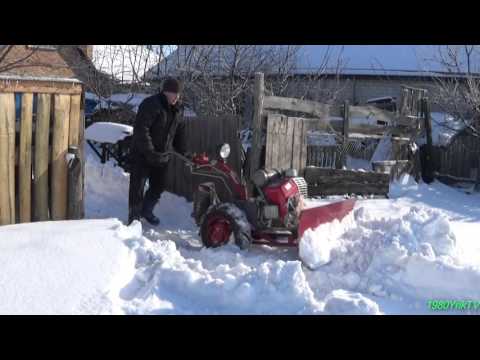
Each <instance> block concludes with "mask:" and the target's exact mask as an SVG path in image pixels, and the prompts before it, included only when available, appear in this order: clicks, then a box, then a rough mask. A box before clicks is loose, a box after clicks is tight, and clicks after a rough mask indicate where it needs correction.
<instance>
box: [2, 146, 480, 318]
mask: <svg viewBox="0 0 480 360" xmlns="http://www.w3.org/2000/svg"><path fill="white" fill-rule="evenodd" d="M87 155H88V158H87V165H86V180H87V181H86V191H87V193H86V194H87V199H86V200H87V202H86V212H87V217H88V218H90V219H97V220H84V221H70V222H52V223H38V224H29V225H14V226H6V227H0V239H1V240H2V241H0V269H1V272H0V284H1V286H0V299H1V300H0V313H88V314H92V313H93V314H98V313H99V314H410V313H414V314H417V313H419V314H431V313H432V311H431V310H429V309H428V307H427V301H428V300H430V299H431V300H434V299H441V300H454V299H457V300H480V242H479V241H478V236H476V235H475V234H476V233H479V232H480V194H478V193H477V194H473V195H466V194H464V193H462V192H461V191H459V190H456V189H453V188H450V187H448V186H445V185H442V184H440V183H434V184H432V185H425V184H416V183H415V182H413V181H412V180H411V179H409V178H403V179H402V182H403V183H401V182H400V183H396V184H393V185H392V186H391V192H390V195H391V198H390V199H359V200H358V201H357V204H356V206H355V211H354V212H353V213H352V214H351V215H350V216H348V217H347V218H346V219H345V221H342V222H341V223H338V222H337V223H333V224H328V225H325V226H323V227H321V228H319V229H317V230H316V231H315V232H307V233H306V236H305V238H304V240H305V241H304V242H302V246H301V247H300V254H299V251H298V250H296V249H281V248H271V247H268V246H254V247H253V248H251V249H249V250H248V251H241V250H239V249H238V248H237V247H235V246H234V245H227V246H224V247H221V248H217V249H206V248H203V247H202V245H201V242H200V239H199V236H198V234H197V232H198V229H197V227H196V226H195V224H194V222H193V220H192V219H191V217H190V213H191V211H192V208H191V204H189V203H187V202H186V201H185V200H184V199H182V198H179V197H177V196H175V195H172V194H169V193H166V194H164V196H163V197H162V199H161V201H160V203H159V205H158V206H157V208H156V209H155V213H156V214H157V216H159V217H160V219H161V221H162V223H161V225H160V226H159V227H158V228H151V227H149V226H146V225H145V224H142V223H139V222H135V223H134V224H132V225H131V226H130V227H127V226H124V225H122V224H121V222H125V221H126V219H127V197H128V195H127V194H128V175H127V174H124V173H123V171H122V170H121V169H120V168H118V167H113V166H112V164H111V163H107V164H104V165H102V164H100V163H99V161H98V160H97V158H96V157H95V155H94V154H92V153H90V152H89V153H88V154H87ZM329 201H332V200H313V199H312V200H309V201H308V206H316V205H321V204H323V203H325V202H329ZM101 219H103V220H101ZM117 219H118V220H117ZM4 239H5V241H3V240H4ZM301 258H302V259H303V261H304V262H302V261H301V260H300V259H301ZM470 312H471V313H478V312H476V311H470ZM433 313H436V312H433ZM442 313H444V312H442ZM451 313H465V312H458V311H456V312H455V311H453V312H451Z"/></svg>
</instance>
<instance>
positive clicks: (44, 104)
mask: <svg viewBox="0 0 480 360" xmlns="http://www.w3.org/2000/svg"><path fill="white" fill-rule="evenodd" d="M37 96H38V104H37V121H36V128H35V155H34V158H35V159H34V160H35V166H34V176H33V193H34V220H35V221H46V220H48V218H49V214H48V197H49V191H48V162H49V157H50V154H49V151H48V150H49V148H48V138H49V133H50V99H51V95H50V94H38V95H37Z"/></svg>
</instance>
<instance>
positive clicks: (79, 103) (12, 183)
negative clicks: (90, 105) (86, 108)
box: [0, 74, 84, 225]
mask: <svg viewBox="0 0 480 360" xmlns="http://www.w3.org/2000/svg"><path fill="white" fill-rule="evenodd" d="M83 104H84V89H83V84H82V82H81V81H79V80H78V79H76V78H74V77H58V76H55V77H49V76H28V75H25V74H21V75H19V74H0V225H6V224H14V223H24V222H31V221H47V220H66V219H79V218H82V217H83V215H84V192H83V188H84V149H83V143H84V141H83V137H84V116H83Z"/></svg>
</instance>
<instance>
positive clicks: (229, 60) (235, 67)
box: [148, 45, 340, 115]
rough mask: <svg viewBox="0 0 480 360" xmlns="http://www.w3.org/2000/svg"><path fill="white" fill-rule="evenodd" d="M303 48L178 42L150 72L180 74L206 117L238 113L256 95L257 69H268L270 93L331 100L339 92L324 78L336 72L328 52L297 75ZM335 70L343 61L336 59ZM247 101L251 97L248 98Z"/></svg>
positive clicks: (196, 107)
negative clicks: (325, 84)
mask: <svg viewBox="0 0 480 360" xmlns="http://www.w3.org/2000/svg"><path fill="white" fill-rule="evenodd" d="M300 48H301V46H293V45H292V46H274V45H269V46H266V45H178V46H177V49H176V50H175V52H174V53H173V54H172V55H171V56H169V57H167V58H165V59H164V61H162V62H161V64H160V65H159V66H158V67H156V68H155V70H154V72H153V73H152V72H150V73H149V74H148V76H150V77H157V78H162V77H165V76H169V75H176V76H178V77H180V78H181V79H182V80H183V81H184V84H185V102H186V104H187V106H189V107H191V108H192V109H193V110H194V111H195V112H196V113H197V114H201V115H220V114H233V115H238V114H241V113H243V112H244V110H245V105H246V104H247V103H248V98H249V97H250V96H251V91H252V90H251V89H252V85H253V79H254V73H255V72H257V71H261V72H264V73H265V74H266V76H265V89H266V91H267V93H270V94H273V95H279V96H292V97H297V98H302V99H303V98H307V99H312V100H317V101H326V102H331V101H332V99H334V98H335V96H336V93H335V91H336V90H337V89H335V90H334V91H331V89H328V90H329V91H326V89H327V87H325V86H323V85H324V84H322V82H321V81H320V80H321V79H322V78H323V77H324V76H325V74H326V72H327V70H331V69H329V68H328V66H329V65H330V66H331V60H332V59H331V58H332V55H331V53H330V52H329V51H327V53H326V54H325V58H324V59H323V60H322V61H321V64H320V65H317V66H316V68H314V69H309V72H308V73H307V74H304V75H303V76H302V77H300V76H297V75H298V74H297V60H298V56H299V50H300ZM333 68H334V69H335V71H338V70H339V68H340V62H339V61H337V62H335V63H334V67H333ZM246 99H247V101H246Z"/></svg>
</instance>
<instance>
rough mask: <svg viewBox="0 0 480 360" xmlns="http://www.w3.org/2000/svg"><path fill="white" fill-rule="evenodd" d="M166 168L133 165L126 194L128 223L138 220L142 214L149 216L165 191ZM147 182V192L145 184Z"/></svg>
mask: <svg viewBox="0 0 480 360" xmlns="http://www.w3.org/2000/svg"><path fill="white" fill-rule="evenodd" d="M165 176H166V166H163V167H151V166H143V165H142V164H134V165H132V168H131V170H130V188H129V194H128V223H129V224H130V223H131V222H132V221H133V220H138V219H140V216H142V213H145V214H150V213H152V212H153V208H154V207H155V205H156V204H157V202H158V200H159V199H160V196H161V195H162V192H163V191H164V189H165ZM147 180H148V184H149V186H148V190H147V191H146V192H145V184H146V182H147Z"/></svg>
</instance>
